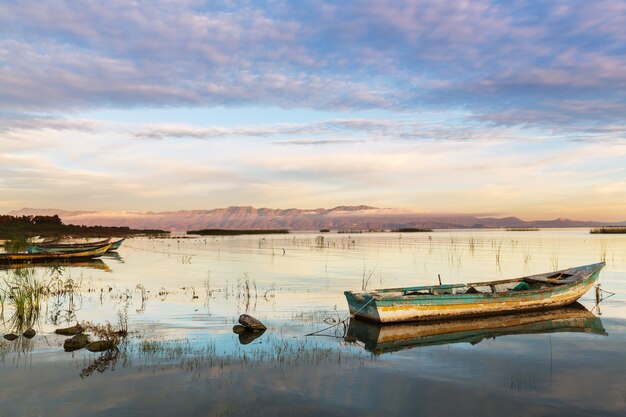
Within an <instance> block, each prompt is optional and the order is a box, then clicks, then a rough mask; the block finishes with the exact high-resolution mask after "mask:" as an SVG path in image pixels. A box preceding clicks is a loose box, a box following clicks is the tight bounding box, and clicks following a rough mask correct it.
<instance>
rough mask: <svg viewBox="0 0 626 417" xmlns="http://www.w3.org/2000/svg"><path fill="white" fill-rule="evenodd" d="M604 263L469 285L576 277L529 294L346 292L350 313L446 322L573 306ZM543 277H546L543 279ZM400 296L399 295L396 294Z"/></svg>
mask: <svg viewBox="0 0 626 417" xmlns="http://www.w3.org/2000/svg"><path fill="white" fill-rule="evenodd" d="M604 265H605V264H604V263H603V262H602V263H598V264H592V265H586V266H582V267H578V268H570V269H567V270H563V271H556V272H552V273H548V274H540V275H533V276H530V277H525V278H520V279H517V280H506V281H493V282H482V283H475V284H467V285H466V286H467V287H469V286H485V287H486V286H491V287H492V288H494V287H495V284H500V283H503V282H521V280H524V279H528V280H531V281H532V280H539V279H543V280H545V281H546V282H548V281H549V280H548V278H547V277H549V276H550V275H551V274H552V275H558V274H559V273H560V274H561V275H567V276H568V277H574V278H575V279H574V278H571V279H568V280H567V282H565V283H562V284H559V283H558V282H557V283H556V284H557V285H553V286H548V287H546V288H542V289H536V290H529V291H505V292H495V291H494V292H488V293H471V294H451V293H445V291H438V290H447V289H448V288H449V287H459V286H433V287H415V288H417V289H425V288H430V289H431V290H432V292H433V293H432V294H427V295H425V294H418V295H411V294H410V293H409V294H403V293H402V292H403V291H402V289H392V290H377V291H379V292H377V291H374V292H371V293H354V292H352V291H346V292H345V293H344V294H345V296H346V299H347V301H348V306H349V309H350V314H351V315H353V316H355V317H360V318H363V319H366V320H371V321H374V322H379V323H391V322H401V321H423V320H445V319H452V318H459V317H472V316H481V315H492V314H501V313H507V312H520V311H530V310H542V309H547V308H557V307H561V306H565V305H568V304H572V303H573V302H575V301H576V300H578V299H579V298H580V297H581V296H582V295H583V294H584V293H585V292H587V291H588V290H589V289H590V288H591V287H592V286H593V284H594V283H595V281H596V280H597V279H598V276H599V274H600V271H601V269H602V268H603V267H604ZM542 277H543V278H542ZM396 293H398V294H397V295H395V294H396Z"/></svg>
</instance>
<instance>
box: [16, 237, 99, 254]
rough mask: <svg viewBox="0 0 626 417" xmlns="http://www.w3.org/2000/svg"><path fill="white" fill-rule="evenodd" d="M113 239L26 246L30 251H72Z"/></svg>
mask: <svg viewBox="0 0 626 417" xmlns="http://www.w3.org/2000/svg"><path fill="white" fill-rule="evenodd" d="M110 241H111V239H104V240H98V241H95V242H83V243H41V244H37V245H29V246H27V247H26V251H27V252H28V253H40V252H72V251H74V250H76V249H83V250H90V249H94V248H97V247H100V246H102V245H106V244H107V243H109V242H110Z"/></svg>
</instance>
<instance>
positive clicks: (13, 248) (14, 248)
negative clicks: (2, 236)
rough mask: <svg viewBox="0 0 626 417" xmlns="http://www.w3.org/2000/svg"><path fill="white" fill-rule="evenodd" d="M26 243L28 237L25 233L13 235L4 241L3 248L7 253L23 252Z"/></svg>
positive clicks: (26, 245) (27, 243)
mask: <svg viewBox="0 0 626 417" xmlns="http://www.w3.org/2000/svg"><path fill="white" fill-rule="evenodd" d="M28 245H29V242H28V238H27V237H26V236H25V235H20V236H14V237H12V238H11V239H10V240H7V241H6V242H4V250H5V251H7V252H8V253H17V252H25V251H26V247H28Z"/></svg>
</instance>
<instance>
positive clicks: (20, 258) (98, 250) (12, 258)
mask: <svg viewBox="0 0 626 417" xmlns="http://www.w3.org/2000/svg"><path fill="white" fill-rule="evenodd" d="M110 247H111V244H110V243H106V244H103V245H99V246H97V247H95V248H89V249H85V248H74V249H72V250H66V251H48V252H40V253H0V263H3V264H18V263H27V262H55V261H71V260H84V259H92V258H97V257H100V256H102V255H103V254H104V253H106V251H107V250H109V248H110Z"/></svg>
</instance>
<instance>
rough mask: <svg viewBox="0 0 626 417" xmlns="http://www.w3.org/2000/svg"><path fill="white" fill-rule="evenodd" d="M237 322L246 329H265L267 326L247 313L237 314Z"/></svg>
mask: <svg viewBox="0 0 626 417" xmlns="http://www.w3.org/2000/svg"><path fill="white" fill-rule="evenodd" d="M239 323H241V325H243V326H244V327H245V328H246V329H248V330H267V327H265V325H264V324H263V323H261V322H260V321H259V320H257V319H255V318H254V317H252V316H249V315H247V314H242V315H241V316H239Z"/></svg>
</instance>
